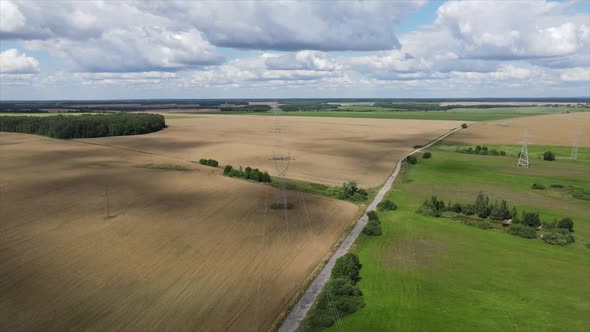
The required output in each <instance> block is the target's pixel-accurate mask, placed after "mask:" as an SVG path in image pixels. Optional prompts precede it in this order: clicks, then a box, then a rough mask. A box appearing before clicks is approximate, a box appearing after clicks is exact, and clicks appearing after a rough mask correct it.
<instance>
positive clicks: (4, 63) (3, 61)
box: [0, 48, 39, 74]
mask: <svg viewBox="0 0 590 332" xmlns="http://www.w3.org/2000/svg"><path fill="white" fill-rule="evenodd" d="M38 72H39V61H38V60H37V59H35V58H33V57H31V56H27V55H26V54H25V53H20V52H19V51H18V50H17V49H15V48H11V49H8V50H6V51H4V52H1V53H0V73H5V74H31V73H38Z"/></svg>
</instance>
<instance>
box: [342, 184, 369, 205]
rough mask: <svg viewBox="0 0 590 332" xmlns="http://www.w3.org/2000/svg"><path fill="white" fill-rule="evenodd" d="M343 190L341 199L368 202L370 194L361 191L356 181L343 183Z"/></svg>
mask: <svg viewBox="0 0 590 332" xmlns="http://www.w3.org/2000/svg"><path fill="white" fill-rule="evenodd" d="M341 190H342V191H341V193H340V198H341V199H349V200H351V201H355V202H363V201H366V200H367V198H368V197H369V194H368V193H367V191H366V190H364V189H361V188H359V187H358V186H357V184H356V181H348V182H346V183H343V184H342V188H341Z"/></svg>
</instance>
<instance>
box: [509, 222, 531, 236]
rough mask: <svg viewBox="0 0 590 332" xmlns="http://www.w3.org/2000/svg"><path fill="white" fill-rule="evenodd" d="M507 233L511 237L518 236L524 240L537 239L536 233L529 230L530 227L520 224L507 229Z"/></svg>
mask: <svg viewBox="0 0 590 332" xmlns="http://www.w3.org/2000/svg"><path fill="white" fill-rule="evenodd" d="M508 233H510V234H512V235H516V236H520V237H522V238H525V239H534V238H536V237H537V232H536V231H535V229H534V228H531V227H528V226H525V225H522V224H516V225H512V226H510V229H508Z"/></svg>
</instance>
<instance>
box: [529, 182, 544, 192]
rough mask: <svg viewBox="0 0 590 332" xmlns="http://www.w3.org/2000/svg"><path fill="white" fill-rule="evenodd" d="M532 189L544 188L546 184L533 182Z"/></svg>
mask: <svg viewBox="0 0 590 332" xmlns="http://www.w3.org/2000/svg"><path fill="white" fill-rule="evenodd" d="M531 189H537V190H544V189H545V186H544V185H542V184H539V183H533V185H532V186H531Z"/></svg>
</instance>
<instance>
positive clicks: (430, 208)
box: [416, 195, 445, 217]
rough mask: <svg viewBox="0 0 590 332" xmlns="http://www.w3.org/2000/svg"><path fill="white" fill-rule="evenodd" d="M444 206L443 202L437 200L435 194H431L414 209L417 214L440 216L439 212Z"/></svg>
mask: <svg viewBox="0 0 590 332" xmlns="http://www.w3.org/2000/svg"><path fill="white" fill-rule="evenodd" d="M444 208H445V203H444V202H443V201H439V200H438V198H437V197H436V195H434V196H431V197H430V199H429V200H428V199H427V200H425V201H424V202H422V205H421V206H420V207H419V208H418V210H417V211H416V212H417V213H418V214H422V215H425V216H431V217H440V215H441V212H442V211H443V210H444Z"/></svg>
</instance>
